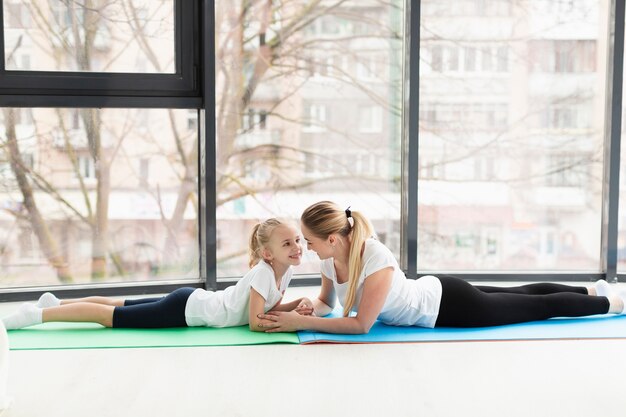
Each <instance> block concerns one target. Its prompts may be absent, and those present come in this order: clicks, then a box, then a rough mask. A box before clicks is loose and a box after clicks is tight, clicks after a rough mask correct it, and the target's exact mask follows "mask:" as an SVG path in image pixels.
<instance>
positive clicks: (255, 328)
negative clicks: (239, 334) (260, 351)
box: [248, 322, 264, 332]
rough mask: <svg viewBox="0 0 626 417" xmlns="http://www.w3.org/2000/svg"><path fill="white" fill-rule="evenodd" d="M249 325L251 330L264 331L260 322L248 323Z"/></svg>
mask: <svg viewBox="0 0 626 417" xmlns="http://www.w3.org/2000/svg"><path fill="white" fill-rule="evenodd" d="M248 327H249V328H250V331H251V332H263V331H264V330H263V329H262V328H261V327H259V323H258V322H250V323H249V324H248Z"/></svg>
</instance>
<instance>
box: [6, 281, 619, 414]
mask: <svg viewBox="0 0 626 417" xmlns="http://www.w3.org/2000/svg"><path fill="white" fill-rule="evenodd" d="M289 291H290V293H289V294H288V297H289V296H293V297H295V296H300V295H315V294H316V289H315V288H304V289H303V288H295V289H290V290H289ZM13 308H15V305H11V304H3V305H0V314H2V315H3V314H4V313H5V312H6V311H9V310H11V309H13ZM9 359H10V373H9V393H10V395H11V396H12V397H13V404H12V407H11V408H10V409H9V411H8V412H7V413H5V414H3V415H2V417H7V416H11V417H22V416H24V417H31V416H37V417H40V416H41V417H43V416H45V417H53V416H63V417H74V416H76V417H78V416H80V417H83V416H98V417H100V416H102V417H105V416H115V417H118V416H137V417H142V416H146V417H147V416H151V417H152V416H271V417H282V416H324V417H329V416H345V417H348V416H394V417H395V416H428V417H434V416H446V417H448V416H481V417H482V416H507V417H511V416H525V417H526V416H551V417H554V416H568V417H572V416H581V417H582V416H585V417H587V416H603V417H612V416H615V417H618V416H619V417H623V416H626V396H625V395H624V392H625V390H626V340H579V341H578V340H568V341H526V342H454V343H417V344H385V345H311V346H299V345H262V346H240V347H202V348H154V349H86V350H49V351H45V350H43V351H11V352H10V355H9Z"/></svg>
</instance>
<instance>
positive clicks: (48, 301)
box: [36, 292, 61, 308]
mask: <svg viewBox="0 0 626 417" xmlns="http://www.w3.org/2000/svg"><path fill="white" fill-rule="evenodd" d="M36 305H37V307H39V308H48V307H58V306H60V305H61V300H59V299H58V298H56V297H55V295H54V294H52V293H51V292H46V293H43V294H42V295H41V297H39V300H37V304H36Z"/></svg>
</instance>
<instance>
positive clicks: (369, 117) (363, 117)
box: [359, 106, 383, 133]
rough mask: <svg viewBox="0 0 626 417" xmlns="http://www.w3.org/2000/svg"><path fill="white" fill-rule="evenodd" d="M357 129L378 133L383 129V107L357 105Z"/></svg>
mask: <svg viewBox="0 0 626 417" xmlns="http://www.w3.org/2000/svg"><path fill="white" fill-rule="evenodd" d="M359 131H360V132H362V133H380V132H382V131H383V108H382V107H380V106H361V107H359Z"/></svg>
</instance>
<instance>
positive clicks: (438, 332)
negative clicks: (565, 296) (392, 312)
mask: <svg viewBox="0 0 626 417" xmlns="http://www.w3.org/2000/svg"><path fill="white" fill-rule="evenodd" d="M333 316H336V317H340V314H337V313H335V312H333V313H332V314H331V315H329V316H327V317H333ZM298 338H299V339H300V343H301V344H310V343H402V342H461V341H477V340H484V341H487V340H490V341H493V340H549V339H623V338H626V316H616V315H602V316H594V317H583V318H555V319H550V320H543V321H534V322H530V323H521V324H510V325H506V326H494V327H479V328H471V329H459V328H444V327H441V328H436V329H427V328H423V327H400V326H387V325H385V324H383V323H381V322H376V323H374V326H372V328H371V329H370V331H369V333H368V334H359V335H348V334H330V333H321V332H310V331H302V332H298Z"/></svg>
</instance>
